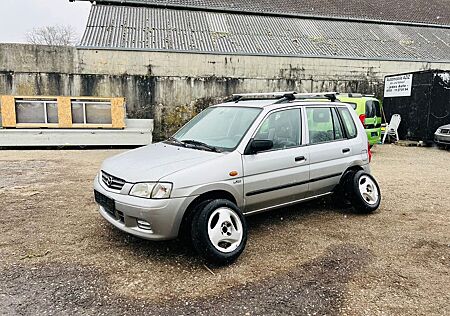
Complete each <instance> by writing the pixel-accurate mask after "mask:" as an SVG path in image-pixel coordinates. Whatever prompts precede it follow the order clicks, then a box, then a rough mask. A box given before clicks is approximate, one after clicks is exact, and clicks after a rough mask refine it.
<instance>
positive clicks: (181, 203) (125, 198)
mask: <svg viewBox="0 0 450 316" xmlns="http://www.w3.org/2000/svg"><path fill="white" fill-rule="evenodd" d="M94 190H96V191H97V192H99V193H101V194H103V195H104V196H106V197H108V198H110V199H113V200H114V204H115V210H114V214H111V213H110V212H108V211H107V210H105V208H104V207H103V206H101V205H99V212H100V214H101V215H102V216H103V217H104V218H105V219H106V220H107V221H108V222H109V223H111V224H112V225H114V226H115V227H117V228H119V229H120V230H122V231H124V232H126V233H129V234H132V235H135V236H137V237H140V238H143V239H148V240H170V239H174V238H176V237H177V236H178V231H179V228H180V223H181V220H182V218H183V215H184V212H185V210H186V208H187V206H188V205H189V204H190V203H191V202H192V201H193V200H194V199H195V196H194V197H183V198H173V199H163V200H152V199H143V198H138V197H133V196H129V195H124V194H120V193H114V192H111V191H109V190H106V189H105V187H103V185H102V184H101V183H100V182H99V179H98V176H96V177H95V180H94ZM139 219H140V220H144V221H146V222H148V223H150V226H151V230H148V229H142V228H140V227H139V226H138V222H137V221H138V220H139Z"/></svg>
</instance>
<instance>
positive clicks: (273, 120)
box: [255, 109, 301, 149]
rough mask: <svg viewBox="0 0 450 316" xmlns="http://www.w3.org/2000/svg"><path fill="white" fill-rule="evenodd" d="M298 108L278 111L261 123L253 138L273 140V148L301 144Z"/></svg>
mask: <svg viewBox="0 0 450 316" xmlns="http://www.w3.org/2000/svg"><path fill="white" fill-rule="evenodd" d="M300 131H301V119H300V109H290V110H284V111H278V112H275V113H272V114H270V115H269V116H268V117H267V118H266V119H265V120H264V122H263V123H262V125H261V127H260V128H259V130H258V132H257V133H256V135H255V139H268V140H271V141H273V149H284V148H290V147H296V146H299V145H300V144H301V132H300Z"/></svg>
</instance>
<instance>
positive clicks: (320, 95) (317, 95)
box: [294, 91, 339, 102]
mask: <svg viewBox="0 0 450 316" xmlns="http://www.w3.org/2000/svg"><path fill="white" fill-rule="evenodd" d="M337 95H339V92H335V91H330V92H311V93H310V92H307V93H297V94H295V95H294V99H295V100H304V99H328V100H330V101H331V102H334V101H336V99H337V98H336V96H337Z"/></svg>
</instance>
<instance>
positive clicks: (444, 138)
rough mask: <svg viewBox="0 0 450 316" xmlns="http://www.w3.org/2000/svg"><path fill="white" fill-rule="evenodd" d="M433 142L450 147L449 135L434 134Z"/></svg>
mask: <svg viewBox="0 0 450 316" xmlns="http://www.w3.org/2000/svg"><path fill="white" fill-rule="evenodd" d="M434 141H435V142H436V143H438V144H443V145H450V134H434Z"/></svg>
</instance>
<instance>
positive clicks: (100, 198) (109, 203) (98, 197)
mask: <svg viewBox="0 0 450 316" xmlns="http://www.w3.org/2000/svg"><path fill="white" fill-rule="evenodd" d="M94 197H95V202H97V203H98V204H100V205H101V206H103V208H104V209H105V211H107V212H108V213H109V214H111V215H112V216H115V208H116V206H115V203H114V200H113V199H111V198H109V197H107V196H106V195H103V194H101V193H100V192H98V191H95V190H94Z"/></svg>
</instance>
